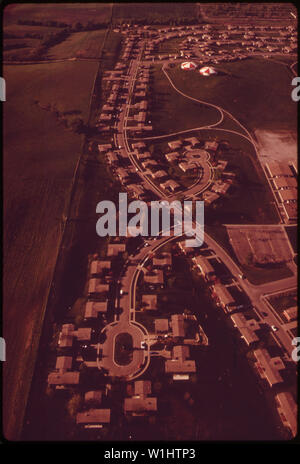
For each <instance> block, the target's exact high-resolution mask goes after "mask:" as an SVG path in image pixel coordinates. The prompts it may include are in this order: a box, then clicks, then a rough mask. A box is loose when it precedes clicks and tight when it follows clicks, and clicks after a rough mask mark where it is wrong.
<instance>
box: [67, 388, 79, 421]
mask: <svg viewBox="0 0 300 464" xmlns="http://www.w3.org/2000/svg"><path fill="white" fill-rule="evenodd" d="M81 405H82V398H81V396H80V394H79V393H75V394H74V395H73V396H72V397H71V398H70V399H69V401H68V403H67V411H68V413H69V414H70V416H71V417H73V418H74V417H75V416H76V414H77V412H78V411H79V409H80V408H81Z"/></svg>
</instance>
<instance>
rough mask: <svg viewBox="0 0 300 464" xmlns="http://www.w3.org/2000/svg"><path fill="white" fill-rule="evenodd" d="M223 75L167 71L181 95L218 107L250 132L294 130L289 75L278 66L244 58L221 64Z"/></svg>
mask: <svg viewBox="0 0 300 464" xmlns="http://www.w3.org/2000/svg"><path fill="white" fill-rule="evenodd" d="M221 69H222V71H223V73H222V74H221V73H219V74H217V75H215V76H211V77H209V78H204V77H202V76H201V75H200V74H199V73H198V72H190V73H184V72H183V71H181V69H180V67H179V65H178V66H176V67H175V68H171V69H170V70H169V71H168V72H169V75H170V77H171V78H172V80H173V81H174V83H175V85H176V87H177V88H178V89H180V90H181V91H182V92H184V93H186V94H188V95H190V96H192V97H195V98H199V99H203V100H205V101H208V102H210V103H214V104H217V105H220V106H221V107H223V108H224V109H226V110H228V111H229V112H230V113H232V114H233V115H234V116H235V117H236V118H237V119H238V120H239V121H240V122H241V123H243V124H244V125H245V126H246V127H248V128H250V129H251V130H255V129H262V128H265V129H279V128H280V129H290V130H296V126H297V109H296V105H295V104H294V102H293V101H292V99H291V95H290V93H291V74H290V72H289V71H288V70H287V68H286V67H285V66H283V65H281V64H278V63H275V62H271V61H262V60H257V59H247V60H243V61H238V62H232V63H222V68H221Z"/></svg>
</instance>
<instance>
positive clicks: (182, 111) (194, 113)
mask: <svg viewBox="0 0 300 464" xmlns="http://www.w3.org/2000/svg"><path fill="white" fill-rule="evenodd" d="M161 67H162V65H159V64H158V65H154V66H153V69H154V71H153V83H152V90H151V94H150V96H151V108H150V112H151V121H152V125H153V131H154V133H155V135H162V134H170V133H172V132H176V131H182V130H186V129H193V128H196V127H201V126H204V125H207V124H213V123H215V122H216V121H218V120H219V119H220V115H219V112H218V111H217V110H215V109H214V108H210V107H208V106H206V105H201V104H200V103H197V102H193V101H191V100H188V99H187V98H185V97H183V96H181V95H179V94H178V93H177V92H176V91H175V90H173V88H172V87H171V85H170V83H169V81H168V79H167V78H166V76H165V75H164V73H163V71H162V69H161Z"/></svg>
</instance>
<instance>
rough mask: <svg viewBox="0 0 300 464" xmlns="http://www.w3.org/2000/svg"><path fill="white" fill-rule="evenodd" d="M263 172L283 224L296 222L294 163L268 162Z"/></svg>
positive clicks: (296, 170) (296, 189)
mask: <svg viewBox="0 0 300 464" xmlns="http://www.w3.org/2000/svg"><path fill="white" fill-rule="evenodd" d="M265 172H266V175H267V178H268V180H269V183H270V186H271V189H272V191H273V194H274V197H275V200H276V204H277V206H278V209H279V211H280V214H281V217H282V219H283V221H284V222H287V223H288V222H296V221H297V217H298V202H297V199H298V181H297V176H298V167H297V165H296V163H295V162H294V161H291V162H284V161H281V162H279V161H270V162H268V163H266V165H265Z"/></svg>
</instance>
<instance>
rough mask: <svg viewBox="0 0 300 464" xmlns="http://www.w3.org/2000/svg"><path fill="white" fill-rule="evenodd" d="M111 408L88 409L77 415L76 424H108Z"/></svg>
mask: <svg viewBox="0 0 300 464" xmlns="http://www.w3.org/2000/svg"><path fill="white" fill-rule="evenodd" d="M109 422H110V409H88V410H87V411H83V412H79V413H77V415H76V424H108V423H109Z"/></svg>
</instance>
